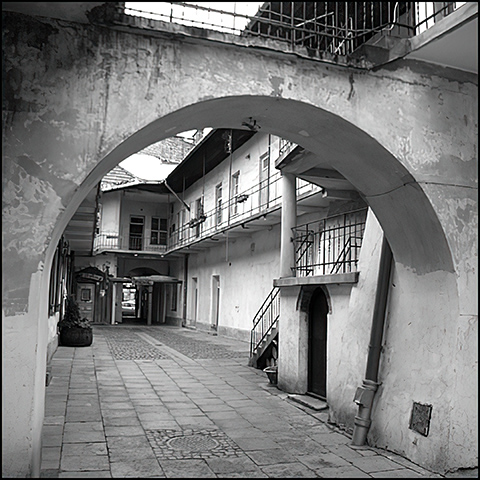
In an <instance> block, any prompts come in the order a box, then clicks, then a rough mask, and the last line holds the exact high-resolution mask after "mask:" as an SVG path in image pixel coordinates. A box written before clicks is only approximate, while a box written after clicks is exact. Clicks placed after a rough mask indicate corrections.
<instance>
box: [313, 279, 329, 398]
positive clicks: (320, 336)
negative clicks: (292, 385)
mask: <svg viewBox="0 0 480 480" xmlns="http://www.w3.org/2000/svg"><path fill="white" fill-rule="evenodd" d="M327 314H328V304H327V297H326V296H325V293H324V292H323V290H322V289H321V288H317V289H316V290H315V291H314V292H313V295H312V298H311V300H310V307H309V311H308V320H309V332H308V333H309V335H308V336H309V338H308V392H309V393H311V394H313V395H315V396H318V397H320V398H321V399H322V400H326V398H327Z"/></svg>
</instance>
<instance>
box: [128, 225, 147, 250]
mask: <svg viewBox="0 0 480 480" xmlns="http://www.w3.org/2000/svg"><path fill="white" fill-rule="evenodd" d="M144 221H145V219H144V218H143V217H130V237H129V249H130V250H141V249H142V245H143V224H144Z"/></svg>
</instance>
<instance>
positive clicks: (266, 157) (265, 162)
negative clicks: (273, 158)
mask: <svg viewBox="0 0 480 480" xmlns="http://www.w3.org/2000/svg"><path fill="white" fill-rule="evenodd" d="M269 160H270V157H269V155H268V152H265V153H264V154H263V155H262V156H261V157H260V163H261V166H262V170H264V171H265V170H268V161H269Z"/></svg>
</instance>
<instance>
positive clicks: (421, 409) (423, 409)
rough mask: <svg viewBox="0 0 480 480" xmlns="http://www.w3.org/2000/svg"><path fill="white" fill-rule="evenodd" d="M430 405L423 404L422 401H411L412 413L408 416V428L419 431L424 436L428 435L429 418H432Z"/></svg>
mask: <svg viewBox="0 0 480 480" xmlns="http://www.w3.org/2000/svg"><path fill="white" fill-rule="evenodd" d="M432 409H433V407H432V405H424V404H422V403H417V402H413V407H412V415H411V417H410V425H409V426H408V427H409V428H410V430H414V431H415V432H418V433H420V435H423V436H424V437H428V432H429V430H430V419H431V418H432Z"/></svg>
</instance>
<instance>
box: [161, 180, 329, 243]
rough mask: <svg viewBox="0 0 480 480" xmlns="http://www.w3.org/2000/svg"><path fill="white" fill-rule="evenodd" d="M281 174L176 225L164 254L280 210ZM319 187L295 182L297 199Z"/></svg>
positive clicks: (314, 191) (304, 182)
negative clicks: (166, 251)
mask: <svg viewBox="0 0 480 480" xmlns="http://www.w3.org/2000/svg"><path fill="white" fill-rule="evenodd" d="M280 179H281V173H280V172H275V173H274V174H273V175H271V176H270V177H269V178H268V179H265V180H263V181H260V182H259V183H258V184H257V185H255V186H253V187H250V188H248V189H246V190H243V191H241V192H239V193H238V194H237V195H235V196H231V197H230V198H228V199H227V200H226V201H222V203H221V206H220V207H219V206H218V204H217V205H215V206H213V208H211V209H208V210H205V211H204V210H203V208H202V211H201V215H199V216H195V217H194V218H190V219H189V220H188V219H187V218H185V217H186V213H187V212H185V217H184V218H183V224H182V225H176V226H175V230H174V231H172V232H171V233H170V235H169V238H168V247H167V250H173V249H176V248H179V247H185V246H188V245H190V244H191V243H193V242H196V241H199V240H201V239H205V238H208V237H212V236H214V235H215V234H218V233H222V232H224V231H226V230H228V229H230V228H232V227H233V226H238V225H241V224H244V223H245V222H248V221H249V220H251V219H252V218H254V217H256V216H260V217H261V216H262V215H267V214H268V213H270V212H272V211H273V210H276V209H278V208H280V207H281V203H282V198H281V186H280ZM320 190H321V187H318V186H317V185H313V184H312V183H310V182H306V181H304V180H301V179H298V181H297V198H301V197H302V196H307V195H310V194H313V193H316V192H319V191H320Z"/></svg>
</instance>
